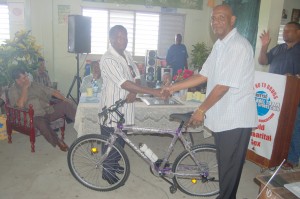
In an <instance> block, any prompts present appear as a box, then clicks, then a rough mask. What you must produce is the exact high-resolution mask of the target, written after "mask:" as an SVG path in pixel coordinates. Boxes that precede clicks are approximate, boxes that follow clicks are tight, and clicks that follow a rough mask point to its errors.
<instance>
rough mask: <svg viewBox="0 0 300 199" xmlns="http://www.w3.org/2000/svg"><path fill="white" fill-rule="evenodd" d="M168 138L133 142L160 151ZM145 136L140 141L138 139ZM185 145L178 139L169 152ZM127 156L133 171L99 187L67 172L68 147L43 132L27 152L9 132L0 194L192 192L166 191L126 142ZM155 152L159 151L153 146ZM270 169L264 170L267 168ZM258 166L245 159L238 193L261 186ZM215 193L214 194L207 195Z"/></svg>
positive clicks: (69, 138) (127, 196)
mask: <svg viewBox="0 0 300 199" xmlns="http://www.w3.org/2000/svg"><path fill="white" fill-rule="evenodd" d="M76 136H77V134H76V132H75V130H74V129H73V127H72V124H69V125H68V126H67V130H66V143H67V144H69V145H70V144H71V143H72V142H73V141H74V140H75V139H76ZM194 138H195V142H196V143H206V142H211V141H212V139H207V140H203V138H201V135H199V134H198V135H194ZM167 139H168V138H162V137H153V136H140V135H139V136H134V137H133V140H135V142H137V143H138V142H145V143H146V144H147V145H148V146H150V147H151V148H152V149H153V151H155V152H157V151H163V150H162V149H163V147H166V144H165V143H166V141H167ZM142 140H143V141H142ZM182 150H183V148H182V146H181V144H180V143H179V142H178V143H177V145H176V150H175V151H174V155H173V156H172V157H171V158H173V157H174V156H175V155H176V154H178V153H179V152H180V151H182ZM126 152H128V157H129V160H130V166H131V173H130V176H129V178H128V181H127V182H126V184H125V185H124V186H122V187H121V188H119V189H117V190H115V191H111V192H97V191H93V190H90V189H88V188H86V187H84V186H82V185H81V184H79V183H78V182H77V181H76V180H75V179H74V178H73V177H72V175H71V174H70V171H69V169H68V165H67V153H65V152H61V151H60V150H59V149H58V148H53V147H51V146H50V144H48V143H47V142H46V141H45V139H44V138H43V137H41V136H39V137H37V139H36V152H35V153H31V152H30V144H29V137H25V136H24V135H21V134H18V133H16V134H13V144H8V143H7V141H6V140H5V141H4V140H2V141H0V172H1V177H0V187H1V193H0V198H1V199H21V198H22V199H62V198H64V199H73V198H75V199H78V198H84V199H86V198H101V199H112V198H122V199H135V198H145V199H153V198H155V199H168V198H172V199H178V198H195V197H191V196H188V195H185V194H183V193H182V192H180V191H179V190H178V191H177V192H176V193H175V194H171V193H170V192H169V184H167V183H166V182H164V181H163V180H162V179H160V178H157V177H155V176H153V175H152V174H151V173H150V171H149V167H148V166H147V165H146V163H145V162H143V160H141V159H139V158H138V157H137V156H136V154H135V153H134V152H132V151H131V150H130V149H129V148H128V147H126ZM157 153H158V155H159V152H157ZM265 172H268V171H265ZM258 174H261V168H260V167H258V166H257V165H255V164H253V163H251V162H249V161H246V163H245V166H244V170H243V174H242V178H241V182H240V187H239V190H238V195H237V198H239V199H245V198H248V199H255V198H256V196H257V194H258V189H259V186H258V185H257V184H256V183H255V182H254V178H255V176H256V175H258ZM210 198H215V196H214V197H208V199H210Z"/></svg>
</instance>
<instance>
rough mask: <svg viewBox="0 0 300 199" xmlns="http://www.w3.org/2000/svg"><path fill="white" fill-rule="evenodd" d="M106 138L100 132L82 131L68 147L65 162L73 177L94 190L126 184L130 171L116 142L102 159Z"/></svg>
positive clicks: (114, 187) (121, 149)
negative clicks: (86, 133) (81, 134)
mask: <svg viewBox="0 0 300 199" xmlns="http://www.w3.org/2000/svg"><path fill="white" fill-rule="evenodd" d="M107 139H108V138H107V137H105V136H103V135H97V134H89V135H84V136H82V137H80V138H78V139H77V140H75V142H74V143H73V144H72V145H71V147H70V149H69V151H68V166H69V169H70V171H71V173H72V175H73V176H74V178H75V179H76V180H77V181H78V182H80V183H81V184H82V185H84V186H86V187H88V188H90V189H93V190H96V191H111V190H114V189H117V188H119V187H120V186H122V185H124V184H125V182H126V180H127V179H128V176H129V173H130V165H129V161H128V156H127V155H126V153H125V151H124V149H123V148H122V147H121V146H120V145H119V144H117V143H114V145H113V148H112V150H111V152H110V153H109V155H108V156H107V157H106V158H105V159H104V160H103V161H102V159H103V158H102V156H103V154H104V153H105V151H106V149H107V145H106V144H107Z"/></svg>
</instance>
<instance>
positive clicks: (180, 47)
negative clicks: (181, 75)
mask: <svg viewBox="0 0 300 199" xmlns="http://www.w3.org/2000/svg"><path fill="white" fill-rule="evenodd" d="M181 42H182V35H181V34H177V35H175V44H173V45H172V46H171V47H170V48H169V49H168V52H167V57H166V61H167V66H169V67H171V68H172V69H173V74H172V77H174V75H176V74H177V71H178V70H179V69H182V70H183V69H187V68H188V63H187V58H188V53H187V50H186V47H185V45H184V44H182V43H181Z"/></svg>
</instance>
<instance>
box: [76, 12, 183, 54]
mask: <svg viewBox="0 0 300 199" xmlns="http://www.w3.org/2000/svg"><path fill="white" fill-rule="evenodd" d="M82 13H83V15H84V16H89V17H91V18H92V44H91V46H92V50H91V51H92V53H93V54H103V53H104V52H105V51H106V50H107V47H108V45H109V41H108V31H109V29H110V28H111V27H113V26H114V25H118V24H120V25H123V26H124V27H125V28H126V29H127V32H128V45H127V48H126V50H128V51H129V52H131V53H132V55H134V56H145V54H146V50H158V54H159V56H160V57H165V56H166V51H167V48H168V47H169V46H170V45H171V44H173V43H174V36H175V34H176V33H181V34H183V32H184V19H185V18H184V16H183V15H174V14H173V15H167V14H159V13H149V12H137V11H121V10H100V9H98V10H97V9H86V8H84V9H83V12H82ZM100 35H101V37H100ZM160 41H161V42H160Z"/></svg>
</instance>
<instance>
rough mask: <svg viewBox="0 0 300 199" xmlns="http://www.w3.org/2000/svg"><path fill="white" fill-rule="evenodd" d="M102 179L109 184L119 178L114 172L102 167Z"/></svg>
mask: <svg viewBox="0 0 300 199" xmlns="http://www.w3.org/2000/svg"><path fill="white" fill-rule="evenodd" d="M102 179H103V180H106V181H107V182H108V184H111V185H112V184H115V183H117V182H118V181H119V180H120V179H119V178H118V176H116V174H115V173H114V172H110V171H106V170H105V168H104V169H103V173H102Z"/></svg>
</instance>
